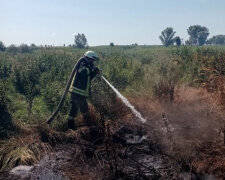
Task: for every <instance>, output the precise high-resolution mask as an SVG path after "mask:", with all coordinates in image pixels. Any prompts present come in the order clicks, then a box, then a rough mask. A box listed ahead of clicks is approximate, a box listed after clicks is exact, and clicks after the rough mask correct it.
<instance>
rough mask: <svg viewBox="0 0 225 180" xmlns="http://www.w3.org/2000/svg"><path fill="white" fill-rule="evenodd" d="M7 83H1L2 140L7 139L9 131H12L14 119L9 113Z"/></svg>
mask: <svg viewBox="0 0 225 180" xmlns="http://www.w3.org/2000/svg"><path fill="white" fill-rule="evenodd" d="M6 92H7V91H6V88H5V83H3V82H2V81H0V138H6V137H7V136H8V135H7V131H8V130H12V128H13V124H12V118H11V115H10V113H9V102H10V101H9V99H8V97H7V96H6Z"/></svg>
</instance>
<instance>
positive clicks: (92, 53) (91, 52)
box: [84, 51, 99, 61]
mask: <svg viewBox="0 0 225 180" xmlns="http://www.w3.org/2000/svg"><path fill="white" fill-rule="evenodd" d="M84 56H86V57H88V58H91V59H93V60H95V61H97V60H99V58H98V55H97V54H96V53H95V52H94V51H87V52H86V53H84Z"/></svg>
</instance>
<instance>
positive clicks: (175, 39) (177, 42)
mask: <svg viewBox="0 0 225 180" xmlns="http://www.w3.org/2000/svg"><path fill="white" fill-rule="evenodd" d="M173 40H174V42H175V43H176V45H177V46H180V45H181V39H180V37H179V36H176V37H175V38H174V39H173Z"/></svg>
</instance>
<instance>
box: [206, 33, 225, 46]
mask: <svg viewBox="0 0 225 180" xmlns="http://www.w3.org/2000/svg"><path fill="white" fill-rule="evenodd" d="M206 43H207V44H210V45H225V35H216V36H213V37H211V38H210V39H209V40H208V41H207V42H206Z"/></svg>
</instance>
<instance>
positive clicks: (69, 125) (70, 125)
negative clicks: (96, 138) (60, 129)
mask: <svg viewBox="0 0 225 180" xmlns="http://www.w3.org/2000/svg"><path fill="white" fill-rule="evenodd" d="M68 129H72V130H76V129H77V126H76V124H75V122H74V120H70V119H69V120H68Z"/></svg>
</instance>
